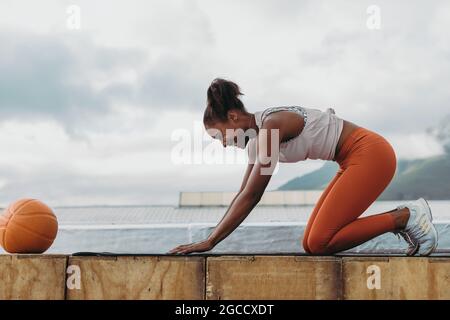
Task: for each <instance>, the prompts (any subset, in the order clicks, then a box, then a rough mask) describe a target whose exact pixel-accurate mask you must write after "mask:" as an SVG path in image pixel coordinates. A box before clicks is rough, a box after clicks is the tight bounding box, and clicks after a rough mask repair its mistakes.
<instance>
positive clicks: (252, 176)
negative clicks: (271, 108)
mask: <svg viewBox="0 0 450 320" xmlns="http://www.w3.org/2000/svg"><path fill="white" fill-rule="evenodd" d="M277 128H279V126H278V123H277V122H276V121H269V120H268V121H266V122H265V123H264V127H263V129H267V132H268V134H267V135H263V134H260V135H259V136H258V142H257V143H258V146H260V147H259V148H258V157H257V159H256V162H255V163H254V164H253V165H252V166H251V167H250V164H249V166H248V167H247V172H246V175H247V174H248V178H247V179H246V180H245V181H246V183H245V186H244V183H243V185H242V186H241V191H240V192H239V194H238V195H237V196H236V198H235V199H234V200H233V202H232V203H231V205H230V207H229V209H228V211H227V212H226V214H225V216H224V217H223V218H222V220H221V221H220V222H219V224H218V225H217V227H216V228H215V229H214V231H213V232H212V233H211V234H210V236H209V237H208V240H207V241H208V242H209V243H210V244H211V245H212V246H213V247H214V246H215V245H216V244H218V243H219V242H220V241H222V240H223V239H225V238H226V237H227V236H228V235H229V234H230V233H232V232H233V231H234V230H235V229H236V228H237V227H238V226H239V225H240V224H241V222H242V221H243V220H245V218H246V217H247V216H248V215H249V213H250V212H251V211H252V209H253V208H254V207H255V206H256V205H257V204H258V202H259V200H260V199H261V197H262V195H263V194H264V191H265V189H266V187H267V185H268V183H269V181H270V178H271V177H272V174H269V173H271V172H273V169H274V168H275V166H276V164H277V162H278V151H279V143H280V141H281V136H282V134H281V133H280V130H278V129H277ZM271 130H277V133H278V135H277V136H275V137H274V138H275V140H274V141H272V138H273V137H272V135H271V134H270V132H271ZM272 142H273V143H272ZM272 147H274V148H272ZM273 149H274V150H273ZM273 151H275V154H273ZM268 159H270V161H267V160H268ZM264 160H266V161H264Z"/></svg>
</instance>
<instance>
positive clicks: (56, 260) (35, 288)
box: [0, 255, 67, 300]
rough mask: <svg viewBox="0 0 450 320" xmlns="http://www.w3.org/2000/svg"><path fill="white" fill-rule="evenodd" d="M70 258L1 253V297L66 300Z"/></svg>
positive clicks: (3, 298)
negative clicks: (65, 291) (66, 278)
mask: <svg viewBox="0 0 450 320" xmlns="http://www.w3.org/2000/svg"><path fill="white" fill-rule="evenodd" d="M66 262H67V257H65V256H61V255H0V300H64V289H65V288H64V286H65V274H66Z"/></svg>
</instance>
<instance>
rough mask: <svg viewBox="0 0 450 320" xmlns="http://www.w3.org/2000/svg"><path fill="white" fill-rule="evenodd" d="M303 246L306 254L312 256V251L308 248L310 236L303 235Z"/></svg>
mask: <svg viewBox="0 0 450 320" xmlns="http://www.w3.org/2000/svg"><path fill="white" fill-rule="evenodd" d="M302 246H303V249H304V250H305V252H306V253H309V254H311V250H310V249H309V247H308V235H307V234H305V235H303V240H302Z"/></svg>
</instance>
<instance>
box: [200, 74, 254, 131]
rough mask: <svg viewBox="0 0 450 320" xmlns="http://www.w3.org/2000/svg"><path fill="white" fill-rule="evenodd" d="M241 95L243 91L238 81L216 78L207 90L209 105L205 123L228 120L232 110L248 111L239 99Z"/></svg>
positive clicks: (204, 116)
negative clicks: (229, 112)
mask: <svg viewBox="0 0 450 320" xmlns="http://www.w3.org/2000/svg"><path fill="white" fill-rule="evenodd" d="M241 95H243V93H242V92H241V89H240V88H239V86H238V85H237V84H236V83H234V82H232V81H228V80H225V79H221V78H216V79H214V80H213V81H212V82H211V85H210V86H209V88H208V91H207V106H206V110H205V113H204V114H203V123H204V124H207V123H208V124H212V123H215V122H220V121H226V120H227V118H228V111H230V110H240V111H243V112H247V110H246V109H245V107H244V104H243V103H242V101H241V100H240V99H239V96H241Z"/></svg>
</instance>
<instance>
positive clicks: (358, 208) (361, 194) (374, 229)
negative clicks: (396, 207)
mask: <svg viewBox="0 0 450 320" xmlns="http://www.w3.org/2000/svg"><path fill="white" fill-rule="evenodd" d="M348 157H349V159H346V163H349V165H348V167H346V169H345V170H344V171H343V173H342V175H341V177H340V178H339V179H338V180H337V181H336V183H335V184H334V186H333V188H332V189H331V190H330V192H329V193H328V195H327V196H326V198H325V200H324V201H323V203H322V205H321V207H320V208H319V211H318V212H317V214H316V217H315V219H314V223H313V224H312V227H311V230H310V231H309V234H308V238H307V246H308V249H309V250H310V252H311V253H312V254H332V253H336V252H340V251H344V250H347V249H350V248H353V247H355V246H357V245H359V244H361V243H364V242H366V241H368V240H370V239H372V238H374V237H376V236H379V235H381V234H383V233H386V232H390V231H394V230H396V227H397V225H396V219H395V218H394V215H392V214H390V213H384V214H378V215H374V216H369V217H365V218H360V219H357V218H358V217H359V216H360V215H361V214H362V213H363V212H364V211H366V209H367V208H368V207H369V206H370V205H371V204H372V203H373V202H374V201H375V200H376V199H377V198H378V196H379V195H380V194H381V193H382V192H383V190H384V189H385V188H386V187H387V186H388V184H389V183H390V181H391V180H392V178H393V176H394V174H395V170H396V157H395V153H394V151H393V149H392V147H391V145H390V144H389V143H375V144H372V145H370V146H366V147H365V148H364V150H359V151H357V152H355V153H353V154H350V155H349V156H348Z"/></svg>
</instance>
